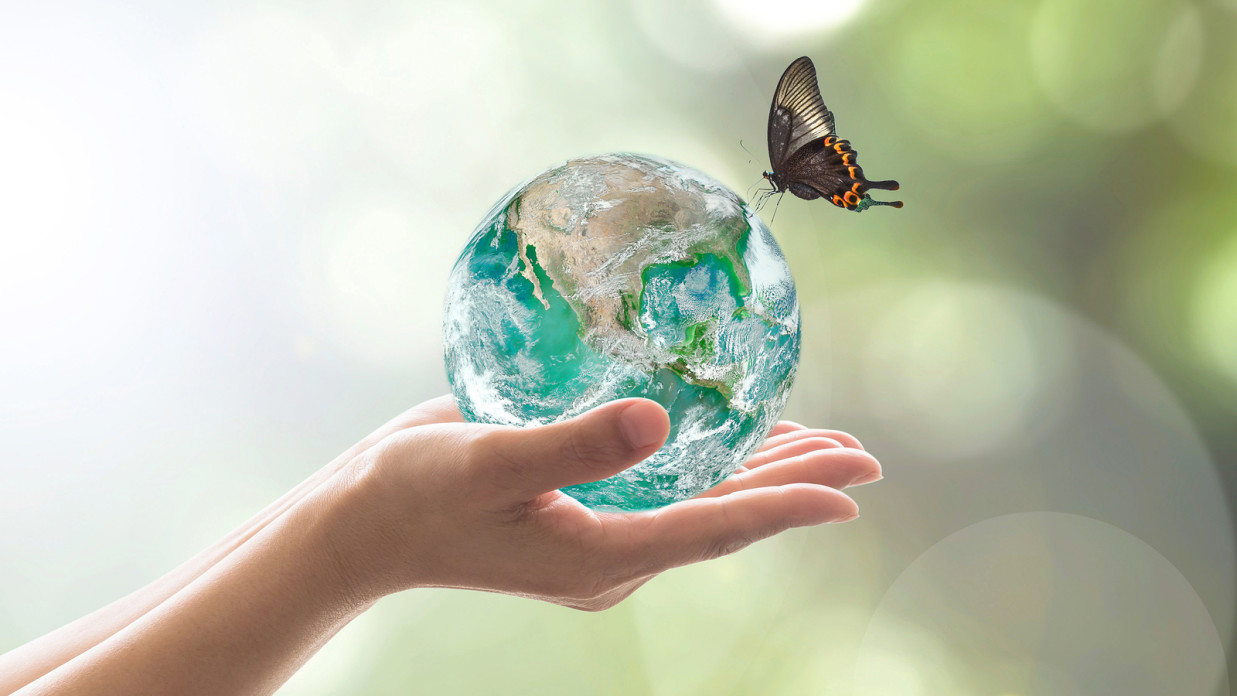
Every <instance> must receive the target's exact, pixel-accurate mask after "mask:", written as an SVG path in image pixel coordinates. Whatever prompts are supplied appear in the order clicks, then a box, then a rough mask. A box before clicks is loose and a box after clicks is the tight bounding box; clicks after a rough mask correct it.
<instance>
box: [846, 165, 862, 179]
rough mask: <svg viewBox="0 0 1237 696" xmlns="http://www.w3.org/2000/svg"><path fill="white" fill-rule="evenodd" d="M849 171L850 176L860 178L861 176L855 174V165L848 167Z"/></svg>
mask: <svg viewBox="0 0 1237 696" xmlns="http://www.w3.org/2000/svg"><path fill="white" fill-rule="evenodd" d="M847 171H849V172H850V178H852V179H858V178H859V177H857V176H855V168H854V167H847Z"/></svg>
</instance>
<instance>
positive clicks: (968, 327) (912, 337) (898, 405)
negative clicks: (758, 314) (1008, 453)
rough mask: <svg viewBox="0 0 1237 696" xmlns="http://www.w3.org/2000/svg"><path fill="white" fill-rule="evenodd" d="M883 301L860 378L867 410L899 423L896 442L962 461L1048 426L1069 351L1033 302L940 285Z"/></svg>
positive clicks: (980, 289) (874, 319)
mask: <svg viewBox="0 0 1237 696" xmlns="http://www.w3.org/2000/svg"><path fill="white" fill-rule="evenodd" d="M885 299H886V300H887V301H888V304H887V305H886V306H885V307H884V309H883V310H880V311H879V312H878V313H877V314H876V315H874V316H873V317H872V318H871V330H870V331H869V332H868V334H867V336H866V346H865V349H864V357H863V359H862V372H861V374H862V379H863V396H864V399H865V404H866V406H867V408H868V409H870V411H871V413H873V414H878V415H879V416H880V417H882V418H884V419H886V420H888V421H890V422H896V423H899V428H898V429H897V431H896V435H895V436H896V437H899V438H902V439H904V440H905V441H906V442H907V443H908V444H911V443H914V445H918V444H920V443H924V442H931V443H932V446H931V447H930V448H928V449H927V450H926V451H925V452H924V455H925V456H927V457H930V458H933V459H936V460H938V461H955V460H957V459H958V458H960V457H965V456H967V455H972V454H975V453H978V452H983V451H991V450H993V449H996V448H1003V447H1008V446H1009V445H1010V444H1011V442H1014V441H1016V440H1018V439H1019V438H1022V437H1024V436H1025V434H1026V433H1028V432H1029V431H1033V430H1035V429H1037V428H1039V427H1042V425H1043V424H1042V423H1039V422H1038V419H1041V418H1042V417H1044V416H1045V415H1050V410H1048V409H1042V408H1040V407H1042V406H1043V405H1044V404H1045V403H1048V402H1050V401H1051V400H1052V399H1054V398H1055V396H1056V395H1055V394H1054V389H1055V388H1056V385H1058V384H1061V383H1062V382H1067V381H1068V380H1064V379H1063V378H1062V377H1063V371H1065V370H1068V369H1069V352H1068V349H1067V347H1066V346H1065V344H1063V343H1062V340H1061V339H1062V336H1061V335H1060V334H1059V333H1056V332H1053V331H1051V330H1049V329H1048V328H1047V327H1045V326H1044V325H1043V323H1042V322H1040V321H1037V319H1038V317H1037V316H1036V315H1035V313H1034V310H1033V308H1032V307H1029V306H1028V303H1027V301H1026V300H1025V299H1023V298H1021V297H1018V296H1017V295H1014V294H1011V293H1008V292H1004V291H1001V290H1000V289H996V288H985V287H980V286H968V285H964V284H951V283H939V282H938V283H933V282H924V283H922V284H919V285H918V286H917V287H915V288H914V289H911V290H909V291H908V292H906V293H905V294H902V295H900V296H894V295H890V296H887V297H886V298H885ZM854 338H857V337H854Z"/></svg>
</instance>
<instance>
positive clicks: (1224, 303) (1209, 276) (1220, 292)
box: [1190, 231, 1237, 383]
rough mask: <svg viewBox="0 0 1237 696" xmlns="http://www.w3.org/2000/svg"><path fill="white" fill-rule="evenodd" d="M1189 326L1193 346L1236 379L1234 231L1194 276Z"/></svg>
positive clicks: (1236, 235)
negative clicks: (1195, 276)
mask: <svg viewBox="0 0 1237 696" xmlns="http://www.w3.org/2000/svg"><path fill="white" fill-rule="evenodd" d="M1190 328H1191V339H1192V342H1193V343H1194V346H1195V350H1196V351H1198V353H1199V354H1200V355H1201V356H1202V357H1203V358H1204V359H1206V360H1207V361H1208V362H1210V363H1211V364H1212V365H1213V366H1214V367H1215V368H1217V369H1219V370H1220V371H1222V372H1223V373H1224V374H1225V375H1227V376H1228V377H1229V378H1230V379H1232V380H1233V381H1234V382H1235V383H1237V231H1234V232H1232V233H1230V234H1229V235H1228V238H1227V239H1225V240H1224V241H1223V243H1222V245H1220V247H1219V249H1217V251H1216V253H1215V254H1214V255H1212V256H1211V258H1209V259H1208V260H1207V261H1206V263H1205V265H1204V266H1203V268H1202V269H1201V272H1200V273H1199V274H1198V276H1197V280H1196V281H1195V286H1194V302H1193V307H1192V312H1191V315H1190Z"/></svg>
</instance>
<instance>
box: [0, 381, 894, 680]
mask: <svg viewBox="0 0 1237 696" xmlns="http://www.w3.org/2000/svg"><path fill="white" fill-rule="evenodd" d="M668 432H669V420H668V417H667V416H666V413H665V411H664V410H662V408H661V407H660V406H658V405H657V404H656V403H654V402H651V401H646V400H643V399H625V400H621V401H615V402H611V403H609V404H605V405H603V406H600V407H598V408H596V409H594V410H592V411H590V412H588V413H586V414H583V415H581V416H579V417H577V418H574V419H572V420H569V421H565V422H563V423H558V424H554V425H548V426H543V427H539V428H528V429H518V428H509V427H500V426H487V425H479V424H469V423H463V422H462V419H461V418H460V415H459V412H458V411H457V410H456V408H455V404H454V401H453V400H452V399H451V398H450V397H441V398H438V399H434V400H432V401H428V402H426V403H424V404H421V405H420V406H417V407H415V408H413V409H410V410H409V411H407V412H405V413H404V414H402V415H400V416H399V417H397V418H395V419H394V420H392V421H391V422H389V423H387V424H386V425H385V426H383V427H382V428H380V429H378V430H377V431H375V432H374V433H373V434H371V435H370V436H369V437H367V438H365V439H364V440H362V441H361V442H359V443H358V444H357V445H355V446H353V447H352V448H351V449H349V450H348V451H347V452H345V453H344V454H342V455H341V456H340V457H338V458H337V459H335V460H334V461H333V462H331V463H330V464H328V465H327V466H326V467H324V468H322V469H321V470H319V471H318V472H317V473H315V474H314V475H313V476H311V477H310V478H309V479H307V480H306V481H305V482H304V483H302V484H301V485H300V486H298V487H297V488H296V489H294V490H292V491H290V492H289V493H288V494H286V495H285V496H283V497H282V498H280V499H279V500H277V501H275V502H274V503H272V504H271V505H270V506H269V507H267V508H266V509H265V510H263V511H262V512H260V513H258V514H257V515H255V516H254V517H253V518H252V519H251V520H249V521H248V522H247V523H246V524H244V525H242V527H240V528H239V529H237V530H236V531H234V532H233V533H232V534H230V535H228V536H227V537H225V538H223V539H221V540H220V541H219V542H217V543H216V544H215V545H214V546H212V547H210V548H208V549H206V550H204V551H203V552H202V553H200V554H199V555H198V556H196V557H194V558H192V559H190V560H189V561H186V562H185V563H184V564H183V565H181V566H180V567H178V568H177V569H175V570H173V571H172V572H170V573H168V574H167V575H166V576H164V577H163V578H160V579H159V580H157V581H155V582H153V583H151V584H150V585H148V586H146V587H144V588H142V589H140V590H138V591H137V592H134V593H133V594H131V595H129V596H128V597H125V598H123V599H121V600H118V601H117V602H114V603H113V604H111V605H108V606H107V607H104V608H103V609H100V610H98V611H96V612H95V613H93V614H90V615H88V616H86V617H83V618H82V619H79V620H78V621H75V622H74V623H72V624H69V625H68V626H65V627H63V628H61V629H59V630H57V631H54V632H52V633H50V634H48V635H46V636H43V637H42V638H39V639H37V640H35V641H32V642H30V643H28V644H26V645H24V646H21V647H19V648H17V649H15V650H13V651H11V652H9V653H7V654H5V655H3V656H0V694H12V693H17V694H22V695H23V696H25V695H29V694H52V693H55V694H138V693H150V694H162V693H168V694H172V693H175V694H262V693H272V692H274V691H275V690H276V689H277V688H278V687H279V686H280V685H281V684H282V683H283V682H284V681H286V680H287V679H288V678H289V677H290V676H291V675H292V674H293V673H294V672H295V671H296V670H297V669H298V668H299V667H300V666H301V665H302V664H303V663H304V662H305V660H307V659H308V658H309V657H310V656H311V655H313V653H314V652H316V651H317V650H318V649H319V648H320V647H322V645H324V644H325V643H326V641H327V640H329V639H330V638H331V636H333V635H334V634H335V633H336V632H337V631H338V630H339V629H340V628H342V627H343V626H344V625H346V624H347V623H348V622H349V621H351V620H352V619H353V618H355V617H356V616H358V615H359V614H361V613H362V612H364V611H365V610H366V609H368V608H369V607H370V606H371V605H372V604H373V603H374V602H375V601H377V600H378V599H379V598H381V597H383V596H385V595H387V594H391V593H393V592H399V591H403V590H407V589H412V588H417V587H455V588H466V589H475V590H483V591H489V592H501V593H505V594H513V595H518V596H522V597H528V598H531V599H539V600H542V601H546V602H552V603H554V604H559V605H563V606H567V607H572V608H576V609H581V610H585V611H599V610H603V609H606V608H608V607H611V606H614V605H615V604H617V603H618V602H620V601H622V600H623V599H624V598H626V597H627V596H629V595H630V594H631V593H632V592H634V591H635V590H636V589H637V588H639V587H640V586H641V585H643V584H644V583H645V582H648V581H649V580H650V579H651V578H653V577H655V576H656V575H657V574H658V573H661V572H662V571H665V570H667V569H669V568H673V567H676V566H681V565H686V564H689V563H695V562H699V561H704V560H709V559H712V558H716V557H718V556H723V555H726V554H729V553H733V552H735V551H737V550H739V549H741V548H743V547H745V546H747V545H749V544H751V543H753V542H755V541H758V540H760V539H764V538H766V537H769V536H772V535H774V534H777V533H778V532H781V531H783V530H785V529H789V528H791V527H801V526H807V525H815V524H822V523H826V522H843V521H847V520H850V519H854V518H855V517H857V516H858V510H857V507H856V505H855V503H854V501H853V500H851V499H850V498H849V497H848V496H846V495H845V494H844V493H842V492H841V490H840V489H842V488H845V487H847V486H851V485H859V484H863V483H869V482H871V481H874V480H877V479H879V478H880V476H881V473H880V465H879V463H877V461H876V460H875V459H874V458H872V456H871V455H869V454H867V453H866V452H865V451H863V449H862V446H861V445H860V444H859V442H858V441H857V440H855V439H854V438H852V437H851V436H849V435H846V434H845V433H840V432H837V431H829V430H813V429H808V428H805V427H804V426H801V425H798V424H796V423H790V422H785V421H784V422H782V423H779V424H778V425H777V426H776V427H775V428H774V430H773V431H772V433H771V434H770V436H769V438H768V440H767V441H766V442H765V445H764V447H763V448H762V449H761V450H760V451H759V452H758V453H757V454H756V455H754V456H753V457H752V458H751V459H750V460H748V462H746V465H745V466H744V467H742V468H740V469H739V470H738V471H737V472H735V474H734V475H733V476H732V477H730V478H729V479H727V480H726V481H724V482H722V483H721V484H719V485H718V486H717V487H715V488H714V489H712V490H710V491H708V492H706V493H705V494H703V495H701V496H700V497H698V498H696V499H693V500H689V501H684V502H681V503H676V504H674V505H671V506H668V507H665V508H661V509H659V510H655V511H649V512H641V513H634V514H618V513H597V512H593V511H591V510H589V509H588V508H585V507H584V506H582V505H580V504H579V503H578V502H576V501H575V500H573V499H572V498H570V497H568V496H566V495H564V494H562V493H559V492H558V490H557V489H558V488H560V487H563V486H567V485H572V484H577V483H584V482H588V481H595V480H599V479H602V478H606V477H608V476H611V475H613V474H614V473H617V472H619V471H622V470H623V469H626V468H628V467H630V466H633V465H635V464H637V463H639V462H640V461H641V460H643V459H644V458H646V457H648V456H649V455H650V454H652V453H653V452H655V451H656V450H657V449H658V448H659V447H660V446H661V445H662V443H664V441H665V439H666V437H667V434H668Z"/></svg>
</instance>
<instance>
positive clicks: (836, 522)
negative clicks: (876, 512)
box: [830, 512, 859, 524]
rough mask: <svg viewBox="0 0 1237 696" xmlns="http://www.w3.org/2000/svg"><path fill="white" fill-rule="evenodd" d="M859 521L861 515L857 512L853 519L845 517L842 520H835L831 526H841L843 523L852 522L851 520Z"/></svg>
mask: <svg viewBox="0 0 1237 696" xmlns="http://www.w3.org/2000/svg"><path fill="white" fill-rule="evenodd" d="M857 519H859V513H857V512H856V513H855V514H854V515H852V516H851V517H843V518H840V519H836V520H834V521H833V522H831V523H830V524H841V523H843V522H850V521H851V520H857Z"/></svg>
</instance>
